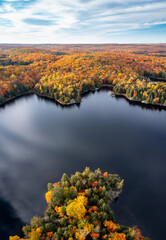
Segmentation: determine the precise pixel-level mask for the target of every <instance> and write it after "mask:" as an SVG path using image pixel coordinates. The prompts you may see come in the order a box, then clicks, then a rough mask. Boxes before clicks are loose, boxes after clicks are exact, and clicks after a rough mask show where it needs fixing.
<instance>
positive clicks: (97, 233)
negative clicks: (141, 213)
mask: <svg viewBox="0 0 166 240" xmlns="http://www.w3.org/2000/svg"><path fill="white" fill-rule="evenodd" d="M122 188H123V180H121V178H120V177H119V176H118V175H117V174H109V173H108V172H104V173H102V172H101V170H100V169H97V170H96V171H95V172H92V171H91V170H90V168H88V167H87V168H86V169H85V170H84V171H83V172H82V173H81V172H76V173H75V174H74V175H72V176H71V177H68V175H67V174H63V176H62V178H61V181H59V182H58V183H54V184H52V183H49V184H48V192H47V193H46V194H45V198H46V201H47V204H48V207H47V210H46V212H45V216H44V217H38V216H34V217H33V218H32V219H31V222H30V225H26V226H24V227H23V232H24V235H25V237H26V238H20V237H19V236H17V235H16V236H10V238H9V240H23V239H29V240H39V239H41V240H42V239H43V240H51V239H52V240H53V239H54V240H58V239H61V240H65V239H68V240H74V239H79V240H88V239H89V240H90V239H92V240H97V239H108V240H148V238H146V237H143V236H142V235H141V231H140V230H139V229H138V228H136V227H133V228H131V227H127V226H123V225H120V224H118V223H117V222H116V220H115V217H114V213H113V211H112V209H111V208H110V203H111V202H112V201H114V200H115V199H116V198H117V197H118V196H119V194H120V193H121V191H122Z"/></svg>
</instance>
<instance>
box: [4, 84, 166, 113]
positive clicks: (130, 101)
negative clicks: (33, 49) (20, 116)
mask: <svg viewBox="0 0 166 240" xmlns="http://www.w3.org/2000/svg"><path fill="white" fill-rule="evenodd" d="M105 87H106V88H110V89H111V91H112V89H113V86H112V85H111V84H102V85H101V86H100V87H99V88H96V89H94V90H91V89H89V90H86V91H84V92H81V93H80V97H81V99H80V101H79V102H76V101H75V100H74V99H71V101H70V102H69V103H65V102H61V101H60V100H58V99H55V98H52V97H50V96H47V95H42V94H39V93H37V92H36V90H35V89H34V88H33V89H30V90H28V91H27V92H24V93H20V94H18V95H17V96H15V97H12V98H8V99H6V100H5V102H3V103H1V104H0V107H2V106H5V105H6V104H7V103H10V102H12V101H13V100H16V99H17V98H19V97H22V96H27V95H31V94H35V95H37V96H38V97H41V98H46V99H49V100H52V101H53V102H55V103H58V104H60V105H61V106H64V107H65V106H66V107H67V106H71V105H75V104H76V105H78V104H80V103H81V102H82V97H83V96H84V94H86V93H90V92H95V91H98V90H101V89H102V88H105ZM111 96H115V97H119V98H125V99H126V100H127V101H128V102H129V103H134V104H138V105H141V106H145V107H155V108H159V109H163V110H166V106H164V105H162V104H159V103H156V104H154V103H147V102H144V101H141V100H133V99H131V98H128V97H127V96H126V94H124V93H115V92H113V91H112V94H111Z"/></svg>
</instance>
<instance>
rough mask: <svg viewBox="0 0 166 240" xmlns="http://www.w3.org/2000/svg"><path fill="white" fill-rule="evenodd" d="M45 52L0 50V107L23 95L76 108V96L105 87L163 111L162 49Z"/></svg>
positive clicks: (165, 70)
mask: <svg viewBox="0 0 166 240" xmlns="http://www.w3.org/2000/svg"><path fill="white" fill-rule="evenodd" d="M46 47H47V48H49V49H44V48H40V49H39V48H11V49H10V48H9V49H3V48H2V49H0V83H1V84H0V103H3V102H5V101H6V100H8V99H10V98H12V97H16V96H18V95H19V94H22V93H26V92H28V91H29V90H33V92H35V93H37V94H38V95H42V96H47V97H50V98H53V99H55V100H56V101H58V102H60V103H62V104H73V103H79V102H80V101H81V93H83V92H86V91H88V90H95V89H98V88H100V87H101V86H103V85H106V84H107V85H110V86H112V88H113V92H114V93H116V94H120V95H124V96H126V97H127V98H128V99H130V100H134V101H140V102H143V103H150V104H158V105H162V106H166V82H164V81H166V54H165V53H166V45H164V44H163V45H145V46H144V45H122V46H121V45H99V46H95V45H91V46H89V45H87V46H86V45H85V46H84V45H80V46H79V47H78V46H70V45H69V46H66V45H64V46H63V45H62V46H59V47H57V46H52V48H51V47H49V46H46ZM46 47H45V48H46ZM161 53H162V54H161ZM155 79H156V80H157V81H155Z"/></svg>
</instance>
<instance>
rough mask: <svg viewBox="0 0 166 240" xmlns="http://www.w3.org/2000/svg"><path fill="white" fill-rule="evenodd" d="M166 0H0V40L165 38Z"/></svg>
mask: <svg viewBox="0 0 166 240" xmlns="http://www.w3.org/2000/svg"><path fill="white" fill-rule="evenodd" d="M164 42H166V0H165V1H160V0H159V1H153V0H139V1H135V0H0V43H164Z"/></svg>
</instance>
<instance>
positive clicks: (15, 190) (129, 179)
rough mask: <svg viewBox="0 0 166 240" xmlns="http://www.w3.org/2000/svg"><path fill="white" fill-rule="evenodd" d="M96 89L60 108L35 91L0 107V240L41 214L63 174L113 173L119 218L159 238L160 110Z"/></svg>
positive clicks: (164, 205) (163, 153)
mask: <svg viewBox="0 0 166 240" xmlns="http://www.w3.org/2000/svg"><path fill="white" fill-rule="evenodd" d="M110 93H111V92H110V91H108V90H107V91H106V90H101V91H99V92H95V93H94V94H92V93H91V94H88V95H86V96H84V97H83V99H82V100H83V101H82V103H81V105H80V106H73V107H71V108H63V107H61V106H59V105H56V104H55V103H53V102H51V101H49V100H45V99H41V98H39V97H37V96H36V95H30V96H26V97H21V98H19V99H17V100H15V101H14V102H11V103H9V104H7V105H5V107H1V108H0V239H3V240H5V239H8V235H9V234H14V235H15V234H18V233H19V232H20V229H21V226H22V225H23V224H24V223H28V222H29V220H30V218H31V217H32V216H33V215H36V214H38V215H43V213H44V210H45V208H46V204H45V199H44V193H45V192H46V191H47V187H46V186H47V183H48V182H56V181H58V180H60V177H61V175H62V173H64V172H66V173H67V174H69V175H70V174H71V173H74V172H75V171H77V170H79V171H82V170H83V169H84V168H85V167H86V166H89V167H91V169H92V170H94V169H96V168H98V167H100V168H101V169H102V170H103V171H108V172H112V173H118V174H119V175H120V176H121V177H122V178H124V179H125V186H124V189H123V192H122V194H121V196H120V198H119V200H118V201H117V202H116V203H113V205H112V208H113V209H114V211H115V216H116V218H117V220H118V221H120V223H122V224H126V225H131V226H133V225H138V227H140V228H141V229H142V231H143V233H144V234H145V235H146V236H149V237H151V239H153V240H163V239H164V236H165V215H166V187H165V186H166V111H164V110H162V111H161V110H155V111H153V110H152V109H146V108H144V109H143V108H142V107H141V106H138V105H137V106H134V105H131V104H129V103H128V102H127V101H126V100H125V99H122V98H120V99H117V98H115V97H111V96H110Z"/></svg>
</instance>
